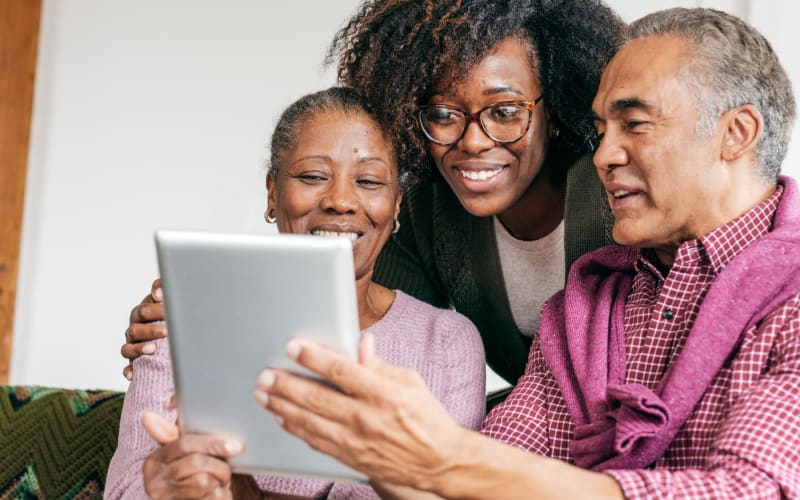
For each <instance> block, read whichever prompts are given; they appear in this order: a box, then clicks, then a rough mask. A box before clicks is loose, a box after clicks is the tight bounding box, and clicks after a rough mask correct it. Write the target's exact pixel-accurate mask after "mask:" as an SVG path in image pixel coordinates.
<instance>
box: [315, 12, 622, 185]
mask: <svg viewBox="0 0 800 500" xmlns="http://www.w3.org/2000/svg"><path fill="white" fill-rule="evenodd" d="M625 31H626V26H625V23H624V22H623V21H622V20H621V19H620V18H619V17H618V16H617V15H616V14H615V13H614V12H613V11H612V10H611V9H610V8H608V7H607V6H605V5H604V4H603V3H602V2H600V1H597V0H367V1H365V2H364V3H363V4H362V5H361V7H360V8H359V10H358V12H357V13H356V14H355V16H354V17H353V18H352V19H350V21H349V22H348V23H347V24H346V25H345V26H344V28H342V29H341V30H340V31H339V32H338V33H337V34H336V37H335V38H334V40H333V43H332V45H331V47H330V49H329V51H328V57H327V61H328V63H331V62H333V61H336V60H337V59H338V77H339V81H340V84H342V85H346V86H350V87H353V88H356V89H358V90H359V91H360V92H361V93H362V94H363V95H364V96H365V97H366V98H367V100H368V101H369V102H370V103H371V104H372V106H373V109H375V110H377V112H378V113H379V115H380V118H381V120H382V121H383V122H384V124H385V125H386V126H387V128H388V130H389V133H390V134H391V135H392V139H393V142H394V143H395V144H396V146H397V148H398V150H397V154H398V160H399V161H400V163H401V164H403V165H404V167H405V168H408V169H409V170H410V171H411V172H413V173H414V174H416V175H417V176H423V177H424V176H426V175H428V174H430V173H431V171H432V170H434V169H432V168H431V165H432V163H431V159H430V157H429V153H428V145H427V141H426V139H425V137H424V135H423V134H422V132H421V130H420V129H419V127H418V126H417V122H416V118H415V116H414V109H415V108H416V106H417V105H419V104H423V103H425V102H426V101H427V99H428V98H429V97H430V95H431V94H432V93H433V92H434V91H436V90H439V88H438V87H440V86H441V85H442V84H443V83H446V84H447V85H452V84H453V83H455V82H452V81H449V78H448V75H464V74H466V72H467V71H468V70H469V69H470V68H471V67H472V66H474V65H475V64H476V63H478V62H479V61H480V60H481V59H483V58H484V57H485V56H486V54H487V53H489V52H490V51H491V50H492V48H493V47H494V46H495V45H497V44H498V43H499V42H501V41H503V40H505V39H507V38H511V37H518V38H521V39H523V40H525V41H527V42H528V43H530V44H531V46H532V49H533V51H534V54H532V58H531V64H532V67H533V68H534V69H535V70H538V76H539V83H540V86H541V87H542V90H543V95H544V102H545V105H546V106H547V109H548V111H549V113H550V116H551V117H552V119H553V120H555V123H556V124H557V125H558V127H559V130H560V134H559V136H558V138H557V139H554V140H553V142H552V143H551V146H550V152H551V153H550V154H551V155H553V156H551V161H558V163H559V164H560V165H563V166H560V165H559V166H557V168H560V169H566V168H567V166H568V165H569V164H571V163H572V162H571V161H570V160H573V159H575V158H577V157H578V156H579V155H581V154H583V153H585V152H588V151H590V150H591V144H590V140H589V139H590V138H591V137H592V136H593V132H594V127H593V121H592V115H591V103H592V100H593V99H594V95H595V92H596V91H597V87H598V84H599V82H600V74H601V72H602V70H603V68H604V67H605V65H606V63H607V62H608V61H609V60H610V59H611V57H612V56H613V55H614V53H615V52H616V51H617V49H618V48H619V47H620V46H621V45H622V43H623V41H624V37H625ZM556 158H558V160H556ZM562 160H563V161H562Z"/></svg>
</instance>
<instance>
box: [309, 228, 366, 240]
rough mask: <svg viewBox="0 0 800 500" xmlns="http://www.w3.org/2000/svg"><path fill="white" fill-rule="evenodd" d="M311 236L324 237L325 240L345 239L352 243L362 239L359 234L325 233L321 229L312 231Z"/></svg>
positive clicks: (347, 232) (345, 232) (346, 232)
mask: <svg viewBox="0 0 800 500" xmlns="http://www.w3.org/2000/svg"><path fill="white" fill-rule="evenodd" d="M311 235H312V236H322V237H323V238H344V239H346V240H350V241H355V240H357V239H359V238H360V237H361V235H360V234H359V233H354V232H351V231H341V232H340V231H323V230H321V229H314V230H313V231H311Z"/></svg>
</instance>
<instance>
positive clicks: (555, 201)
mask: <svg viewBox="0 0 800 500" xmlns="http://www.w3.org/2000/svg"><path fill="white" fill-rule="evenodd" d="M553 177H554V176H553V175H552V174H551V173H550V172H549V171H548V169H547V168H546V167H543V168H542V171H541V172H539V174H538V175H537V176H536V177H535V178H534V179H533V182H532V183H531V185H530V186H529V187H528V190H527V191H525V193H524V194H523V195H522V197H521V198H520V199H519V200H517V202H516V203H515V204H514V205H512V206H511V207H510V208H509V209H508V210H506V211H505V212H502V213H500V214H497V218H498V219H499V220H500V222H501V223H502V224H503V226H504V227H505V228H506V230H508V232H509V233H510V234H511V235H512V236H513V237H514V238H516V239H518V240H524V241H532V240H538V239H539V238H543V237H544V236H547V235H548V234H550V233H551V232H553V230H554V229H555V228H556V227H558V225H559V224H560V223H561V221H562V220H563V219H564V206H565V202H566V194H567V188H566V181H563V182H558V181H555V180H554V179H553Z"/></svg>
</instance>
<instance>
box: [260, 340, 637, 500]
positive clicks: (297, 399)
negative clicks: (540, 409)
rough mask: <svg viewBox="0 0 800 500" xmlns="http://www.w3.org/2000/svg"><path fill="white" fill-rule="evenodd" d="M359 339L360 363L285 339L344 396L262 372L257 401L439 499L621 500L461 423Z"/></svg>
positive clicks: (383, 475) (369, 466)
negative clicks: (604, 498) (551, 499)
mask: <svg viewBox="0 0 800 500" xmlns="http://www.w3.org/2000/svg"><path fill="white" fill-rule="evenodd" d="M370 338H371V336H369V335H364V337H363V342H362V348H361V353H360V358H361V361H360V363H354V362H352V361H350V360H348V359H346V358H345V357H343V356H341V355H339V354H338V353H335V352H333V351H330V350H327V349H324V348H322V347H320V346H317V345H314V344H311V343H308V342H303V341H293V342H292V343H290V344H289V345H288V346H287V353H288V354H289V355H290V357H293V358H294V359H296V360H297V361H298V362H299V363H300V364H301V365H303V366H306V367H307V368H310V369H311V370H313V371H316V372H317V373H320V374H322V375H323V376H325V377H326V378H328V379H329V380H331V381H332V382H333V383H335V384H336V385H337V386H339V387H340V388H341V389H342V390H343V392H339V391H336V390H332V389H330V388H329V387H326V386H323V385H321V384H319V383H316V382H314V381H311V380H309V379H306V378H303V377H297V376H294V375H292V374H290V373H288V372H284V371H279V370H268V371H265V373H263V374H262V376H261V377H260V378H259V390H258V391H257V394H256V399H257V400H259V402H260V403H261V404H262V405H263V406H265V407H266V408H267V409H268V410H270V411H271V412H272V413H273V414H274V415H275V416H276V418H277V419H278V421H279V422H280V423H281V425H282V426H283V427H284V428H285V429H286V430H287V431H289V432H290V433H292V434H294V435H296V436H298V437H299V438H301V439H303V440H305V441H306V442H307V443H308V444H309V445H310V446H311V447H312V448H314V449H317V450H320V451H322V452H323V453H327V454H329V455H331V456H333V457H335V458H336V459H338V460H340V461H341V462H343V463H345V464H347V465H349V466H351V467H353V468H355V469H357V470H359V471H361V472H363V473H365V474H366V475H367V476H369V477H370V478H371V479H372V480H374V481H378V482H388V483H393V484H399V485H404V486H408V487H411V488H415V489H418V490H423V491H429V492H432V493H435V494H438V495H440V496H443V497H446V498H484V499H501V498H509V499H511V498H514V499H516V498H521V497H530V498H570V497H572V498H586V496H587V494H590V495H591V496H593V497H597V498H603V497H607V498H619V499H621V498H623V497H622V493H621V491H620V489H619V486H618V485H617V482H616V481H615V480H614V479H613V478H612V477H610V476H608V475H605V474H599V473H595V472H589V471H585V470H582V469H580V468H578V467H575V466H572V465H569V464H567V463H565V462H560V461H557V460H552V459H548V458H544V457H542V456H539V455H536V454H534V453H529V452H526V451H523V450H520V449H517V448H514V447H512V446H509V445H507V444H504V443H500V442H498V441H495V440H493V439H491V438H489V437H486V436H483V435H481V434H479V433H477V432H474V431H470V430H467V429H464V428H463V427H461V426H459V425H458V424H457V423H456V422H455V421H454V420H453V419H452V418H451V417H450V416H449V415H448V414H447V412H446V411H445V410H444V408H443V407H442V406H441V404H440V403H439V402H438V401H437V400H436V398H435V397H433V395H431V394H430V392H428V391H427V389H426V388H425V385H424V383H423V382H422V380H421V379H420V377H419V376H418V375H417V374H416V373H414V372H412V371H409V370H404V369H401V368H397V367H394V366H391V365H389V364H387V363H384V362H383V361H382V360H380V359H378V358H377V357H375V355H374V354H373V353H372V351H371V348H370V347H369V343H370Z"/></svg>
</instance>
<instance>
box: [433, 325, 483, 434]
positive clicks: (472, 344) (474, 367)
mask: <svg viewBox="0 0 800 500" xmlns="http://www.w3.org/2000/svg"><path fill="white" fill-rule="evenodd" d="M435 329H436V331H435V334H434V335H435V338H437V339H438V341H439V347H438V348H439V350H440V352H442V353H443V355H444V366H443V367H442V368H441V369H442V370H443V371H444V373H445V374H446V375H447V379H448V382H447V384H446V386H445V388H444V391H443V392H442V394H441V395H440V400H441V402H442V404H443V405H444V407H445V408H447V411H448V413H449V414H450V416H452V417H453V418H454V419H455V420H456V421H457V422H458V423H459V424H461V425H462V426H464V427H466V428H468V429H473V430H477V429H478V428H479V427H480V425H481V422H482V421H483V417H484V415H485V412H486V360H485V357H484V353H483V343H482V342H481V336H480V334H479V333H478V330H477V328H475V325H474V324H472V322H471V321H470V320H469V319H467V318H466V317H465V316H463V315H461V314H458V313H456V312H454V311H443V314H442V315H441V316H440V317H439V318H438V320H437V322H436V324H435Z"/></svg>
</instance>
